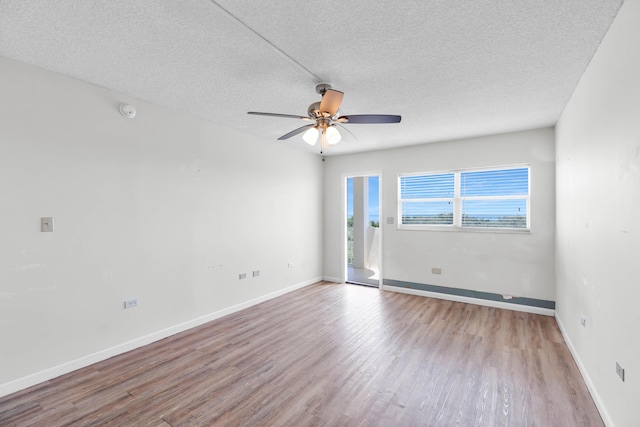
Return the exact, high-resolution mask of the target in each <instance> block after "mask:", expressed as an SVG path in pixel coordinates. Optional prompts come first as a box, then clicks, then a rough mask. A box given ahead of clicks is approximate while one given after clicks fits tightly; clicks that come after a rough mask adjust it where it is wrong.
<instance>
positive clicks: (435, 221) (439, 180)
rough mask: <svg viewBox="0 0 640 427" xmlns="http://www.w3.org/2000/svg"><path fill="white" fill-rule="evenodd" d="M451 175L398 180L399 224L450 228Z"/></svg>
mask: <svg viewBox="0 0 640 427" xmlns="http://www.w3.org/2000/svg"><path fill="white" fill-rule="evenodd" d="M454 178H455V177H454V174H452V173H447V174H437V175H413V176H403V177H401V178H400V194H401V196H400V198H401V202H400V203H401V205H402V224H429V225H451V224H453V198H454Z"/></svg>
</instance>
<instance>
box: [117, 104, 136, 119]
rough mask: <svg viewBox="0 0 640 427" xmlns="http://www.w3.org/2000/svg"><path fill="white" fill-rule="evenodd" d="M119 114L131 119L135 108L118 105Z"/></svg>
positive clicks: (134, 113) (127, 105)
mask: <svg viewBox="0 0 640 427" xmlns="http://www.w3.org/2000/svg"><path fill="white" fill-rule="evenodd" d="M120 114H122V117H126V118H127V119H133V118H134V117H135V116H136V108H135V107H134V106H133V105H129V104H120Z"/></svg>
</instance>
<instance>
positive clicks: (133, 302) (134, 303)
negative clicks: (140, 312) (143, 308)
mask: <svg viewBox="0 0 640 427" xmlns="http://www.w3.org/2000/svg"><path fill="white" fill-rule="evenodd" d="M137 306H138V298H133V299H128V300H126V301H125V302H124V308H125V309H126V308H133V307H137Z"/></svg>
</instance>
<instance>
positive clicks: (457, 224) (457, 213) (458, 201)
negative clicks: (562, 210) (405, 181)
mask: <svg viewBox="0 0 640 427" xmlns="http://www.w3.org/2000/svg"><path fill="white" fill-rule="evenodd" d="M523 168H526V169H527V189H528V192H527V195H526V196H467V197H462V196H461V195H460V188H461V176H462V174H463V173H465V172H489V171H503V170H511V169H523ZM447 174H453V177H454V178H453V180H454V187H453V188H454V194H453V198H442V199H429V200H428V201H437V200H443V201H444V200H452V203H453V224H404V223H403V222H402V204H403V202H406V201H421V200H425V201H426V199H402V184H401V183H402V178H403V177H406V176H429V175H447ZM531 187H532V186H531V165H530V164H528V163H523V164H510V165H504V166H492V167H478V168H465V169H449V170H438V171H429V172H412V173H401V174H398V180H397V206H396V207H397V214H398V216H397V218H398V221H397V229H398V230H425V231H458V232H459V231H468V232H485V233H487V232H488V233H530V232H531ZM465 200H525V204H526V227H525V228H514V227H470V226H463V225H462V202H463V201H465Z"/></svg>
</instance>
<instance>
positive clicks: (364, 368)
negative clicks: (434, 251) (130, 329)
mask: <svg viewBox="0 0 640 427" xmlns="http://www.w3.org/2000/svg"><path fill="white" fill-rule="evenodd" d="M454 424H455V425H461V426H502V425H511V426H533V425H538V426H563V427H565V426H602V425H603V422H602V419H601V418H600V416H599V414H598V412H597V410H596V407H595V405H594V403H593V400H592V399H591V396H590V395H589V392H588V390H587V388H586V386H585V384H584V381H583V380H582V377H581V376H580V374H579V372H578V369H577V367H576V365H575V363H574V361H573V359H572V358H571V355H570V354H569V351H568V349H567V346H566V345H565V343H564V341H563V339H562V336H561V334H560V331H559V329H558V327H557V325H556V323H555V320H554V319H553V318H551V317H546V316H540V315H534V314H527V313H520V312H515V311H509V310H501V309H495V308H489V307H481V306H475V305H470V304H463V303H456V302H450V301H443V300H436V299H430V298H423V297H418V296H412V295H405V294H399V293H394V292H381V291H379V290H378V289H374V288H368V287H364V286H357V285H345V284H333V283H326V282H322V283H318V284H315V285H312V286H308V287H306V288H304V289H301V290H298V291H295V292H292V293H290V294H287V295H285V296H283V297H280V298H277V299H274V300H271V301H268V302H265V303H263V304H260V305H257V306H254V307H252V308H249V309H247V310H244V311H241V312H238V313H235V314H233V315H230V316H227V317H224V318H222V319H219V320H216V321H213V322H210V323H207V324H206V325H203V326H200V327H198V328H195V329H192V330H190V331H187V332H184V333H181V334H178V335H174V336H172V337H169V338H167V339H164V340H162V341H159V342H156V343H153V344H151V345H148V346H146V347H143V348H140V349H137V350H134V351H131V352H129V353H126V354H122V355H120V356H116V357H113V358H111V359H109V360H106V361H103V362H100V363H97V364H95V365H92V366H89V367H87V368H83V369H80V370H78V371H75V372H73V373H70V374H67V375H64V376H62V377H59V378H56V379H53V380H51V381H47V382H46V383H43V384H40V385H37V386H34V387H32V388H30V389H27V390H23V391H21V392H18V393H15V394H13V395H10V396H6V397H4V398H2V399H0V425H1V426H163V427H178V426H296V427H297V426H435V425H454Z"/></svg>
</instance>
